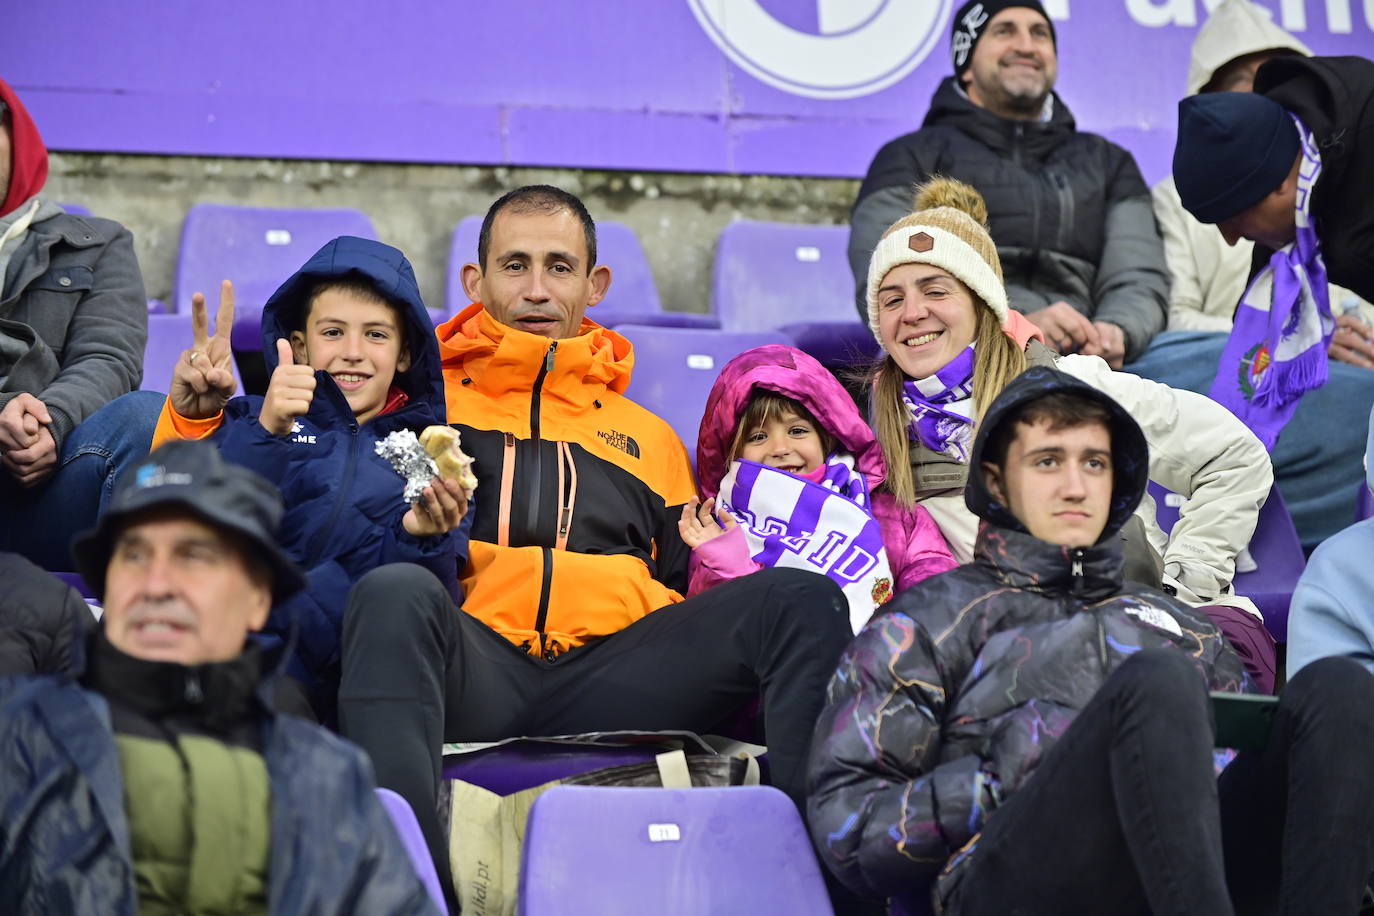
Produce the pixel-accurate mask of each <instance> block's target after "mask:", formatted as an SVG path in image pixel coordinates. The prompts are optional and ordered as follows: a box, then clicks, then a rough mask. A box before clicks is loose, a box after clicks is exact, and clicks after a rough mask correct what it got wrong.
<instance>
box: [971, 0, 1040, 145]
mask: <svg viewBox="0 0 1374 916" xmlns="http://www.w3.org/2000/svg"><path fill="white" fill-rule="evenodd" d="M1058 76H1059V57H1058V55H1057V53H1056V52H1055V47H1054V37H1053V34H1052V33H1051V31H1050V23H1049V20H1048V19H1046V18H1045V17H1044V16H1041V15H1040V14H1039V13H1037V12H1036V11H1035V10H1033V9H1030V8H1028V7H1024V6H1013V7H1009V8H1007V9H1005V10H1002V12H1000V13H998V14H997V15H996V16H993V17H992V21H991V22H989V23H988V24H987V27H986V28H985V29H984V31H983V36H982V37H981V38H979V39H978V44H977V45H975V46H974V48H973V62H972V63H971V64H970V65H969V69H968V73H967V74H966V78H967V82H966V83H965V84H964V85H965V89H966V90H967V92H968V97H969V99H970V100H971V101H972V102H973V103H974V104H975V105H977V106H978V107H980V108H986V109H987V110H988V111H991V112H993V113H994V114H997V115H1000V116H1002V117H1004V118H1026V119H1033V118H1037V117H1039V116H1040V111H1041V109H1042V108H1043V107H1044V104H1045V97H1046V96H1048V95H1049V94H1050V90H1051V89H1053V88H1054V81H1055V79H1056V78H1057V77H1058Z"/></svg>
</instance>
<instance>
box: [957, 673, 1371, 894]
mask: <svg viewBox="0 0 1374 916" xmlns="http://www.w3.org/2000/svg"><path fill="white" fill-rule="evenodd" d="M1212 740H1213V726H1212V722H1211V706H1210V702H1209V700H1208V698H1207V693H1206V690H1205V688H1204V685H1203V684H1202V682H1201V679H1200V678H1199V677H1198V675H1197V669H1196V668H1195V667H1194V666H1193V665H1192V664H1191V662H1189V661H1188V659H1186V658H1184V657H1183V656H1182V655H1180V654H1178V653H1174V652H1164V651H1160V650H1154V651H1146V652H1141V653H1139V654H1138V655H1135V656H1132V657H1131V658H1130V659H1129V660H1127V662H1126V663H1125V664H1123V665H1122V666H1121V667H1120V668H1118V669H1117V670H1116V671H1115V672H1114V673H1113V674H1112V676H1111V677H1110V678H1109V679H1108V680H1107V682H1106V683H1105V684H1104V685H1103V686H1102V688H1101V689H1100V690H1099V691H1098V693H1097V695H1096V696H1095V697H1094V698H1093V700H1092V702H1091V703H1089V704H1088V706H1087V707H1086V708H1085V709H1084V710H1083V712H1082V713H1080V714H1079V716H1078V718H1077V719H1075V720H1074V722H1073V725H1071V726H1070V727H1069V729H1068V731H1066V732H1065V733H1064V735H1063V736H1062V737H1061V738H1060V740H1059V742H1058V743H1057V744H1056V745H1055V747H1054V748H1053V749H1052V750H1051V751H1050V752H1049V754H1047V755H1046V757H1045V759H1044V761H1042V762H1041V764H1040V765H1039V766H1038V767H1037V768H1036V770H1035V772H1034V773H1032V774H1031V776H1030V778H1029V779H1028V780H1027V781H1026V784H1025V785H1024V786H1023V787H1021V788H1020V790H1019V791H1017V792H1016V793H1015V794H1013V795H1012V796H1011V798H1010V799H1009V800H1008V801H1007V802H1006V803H1005V804H1004V805H1002V806H1001V807H1000V808H998V809H997V810H996V811H995V812H994V813H993V814H992V815H991V816H990V817H989V819H988V822H987V825H986V827H985V829H984V831H983V833H982V836H981V837H980V838H979V839H978V841H977V844H976V846H975V847H974V849H973V851H972V855H971V857H970V858H969V860H968V861H967V863H966V866H967V870H966V871H965V872H964V874H962V875H961V876H959V877H958V878H957V879H956V880H957V886H956V887H955V888H954V890H953V891H952V896H951V899H950V900H948V906H947V912H949V913H951V914H958V916H966V914H992V913H996V914H1039V913H1045V914H1075V913H1085V914H1086V913H1114V914H1115V913H1142V914H1143V913H1153V914H1156V916H1162V914H1183V913H1188V914H1199V916H1227V914H1231V913H1239V914H1252V913H1285V914H1297V913H1312V914H1323V916H1335V914H1341V913H1350V914H1353V913H1355V912H1356V911H1357V910H1358V909H1359V902H1360V897H1361V893H1362V891H1363V888H1364V885H1365V882H1366V880H1367V878H1368V876H1369V873H1370V868H1371V866H1374V677H1371V676H1370V674H1369V673H1368V672H1366V671H1365V670H1364V669H1363V668H1362V667H1360V666H1359V665H1358V664H1356V663H1355V662H1352V661H1350V660H1348V659H1343V658H1331V659H1325V660H1323V661H1320V662H1317V663H1315V664H1313V665H1310V666H1308V667H1306V668H1304V669H1303V670H1302V671H1300V672H1299V673H1298V675H1297V676H1296V677H1294V678H1293V680H1292V681H1291V682H1289V684H1288V686H1287V688H1286V689H1285V690H1284V692H1283V695H1282V697H1281V699H1280V702H1279V709H1278V711H1277V713H1276V715H1275V719H1274V728H1273V732H1272V734H1271V736H1270V742H1269V747H1268V748H1267V749H1266V750H1264V751H1263V752H1248V751H1247V752H1243V753H1241V754H1239V755H1238V756H1237V757H1236V759H1235V760H1233V761H1232V762H1231V764H1230V766H1228V767H1227V768H1226V770H1225V771H1224V772H1223V773H1222V774H1221V776H1220V778H1214V776H1213V772H1214V767H1213V761H1212Z"/></svg>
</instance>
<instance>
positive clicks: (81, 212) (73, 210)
mask: <svg viewBox="0 0 1374 916" xmlns="http://www.w3.org/2000/svg"><path fill="white" fill-rule="evenodd" d="M58 206H59V207H61V208H62V209H63V210H64V211H66V212H67V213H70V214H71V215H72V216H93V215H94V214H93V213H91V209H90V207H85V206H82V205H81V204H58Z"/></svg>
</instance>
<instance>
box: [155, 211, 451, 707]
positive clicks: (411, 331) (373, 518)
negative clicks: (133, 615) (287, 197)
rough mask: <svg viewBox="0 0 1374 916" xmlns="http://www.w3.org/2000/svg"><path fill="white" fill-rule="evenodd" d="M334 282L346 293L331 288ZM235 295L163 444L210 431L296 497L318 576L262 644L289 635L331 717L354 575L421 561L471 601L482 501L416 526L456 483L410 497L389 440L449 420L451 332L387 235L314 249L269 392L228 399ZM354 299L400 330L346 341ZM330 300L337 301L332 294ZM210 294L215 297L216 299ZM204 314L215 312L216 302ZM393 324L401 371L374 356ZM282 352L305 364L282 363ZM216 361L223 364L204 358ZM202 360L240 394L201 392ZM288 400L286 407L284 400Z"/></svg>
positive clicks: (303, 672)
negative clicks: (435, 322) (472, 550)
mask: <svg viewBox="0 0 1374 916" xmlns="http://www.w3.org/2000/svg"><path fill="white" fill-rule="evenodd" d="M331 292H333V293H334V294H335V297H334V298H331V299H329V300H326V299H325V297H326V296H327V295H328V294H330V293H331ZM224 294H227V297H228V298H227V302H226V301H225V300H224V299H222V301H221V306H220V313H219V316H218V319H217V327H216V334H215V338H206V339H205V340H203V341H202V340H199V339H198V340H197V343H196V345H195V347H193V348H192V349H191V350H188V351H187V352H186V354H184V355H183V357H182V358H181V360H180V361H179V363H178V366H177V370H176V371H177V375H176V376H174V378H173V381H172V386H171V394H170V395H169V396H168V399H167V403H166V404H165V405H164V408H163V412H162V416H161V418H160V419H159V422H158V429H157V433H156V435H155V436H154V439H153V446H154V447H155V448H156V447H157V446H159V445H161V444H162V443H163V442H165V441H169V440H171V439H175V438H186V439H197V438H202V437H206V436H209V437H212V438H213V440H214V441H215V443H216V444H217V445H218V446H219V448H220V451H221V452H223V453H224V456H225V457H226V458H227V459H228V460H230V461H233V462H234V463H236V464H240V465H243V466H244V467H247V468H250V469H251V470H254V471H256V472H258V473H259V474H261V475H263V476H264V477H266V478H267V479H268V480H270V481H271V482H272V483H273V484H274V485H276V486H277V488H278V489H280V490H281V493H282V500H283V502H284V503H285V504H286V518H285V520H284V522H283V525H282V545H283V547H284V548H285V550H286V551H287V553H289V554H290V555H291V557H292V558H293V559H294V560H296V562H297V563H299V564H301V566H302V568H303V569H304V570H305V573H306V580H307V583H308V585H307V587H306V588H305V589H304V590H303V591H301V592H300V593H299V594H297V595H296V596H294V597H293V598H292V599H291V600H289V601H287V602H285V603H283V604H280V605H278V606H276V607H274V608H273V610H272V616H271V618H270V619H269V620H268V622H267V626H266V627H265V628H264V629H263V632H262V633H261V634H260V635H259V636H258V637H257V638H258V641H259V642H261V643H263V644H264V648H272V647H275V646H283V645H287V644H292V651H291V653H290V658H291V662H290V667H289V671H290V673H291V675H292V676H293V677H294V678H295V679H296V680H297V681H299V682H301V683H302V684H303V685H304V686H305V688H306V691H307V694H308V696H309V699H310V703H311V706H312V707H313V710H314V713H315V715H316V716H317V717H319V718H320V720H321V721H324V722H326V723H332V721H333V719H334V715H335V702H336V697H337V693H338V683H339V657H340V633H341V630H342V627H343V609H344V604H345V603H346V601H347V598H348V590H349V588H350V587H351V586H352V585H353V583H354V582H356V581H357V580H358V579H360V578H362V576H363V575H364V574H365V573H367V572H369V571H371V570H372V569H375V568H376V567H378V566H381V565H383V564H386V563H414V564H417V565H419V566H423V567H424V568H425V569H428V570H429V571H430V572H431V573H433V574H434V575H435V576H436V577H437V578H438V579H439V581H440V582H441V583H443V584H444V587H445V589H446V590H447V591H448V593H449V594H450V595H451V596H453V597H454V598H459V597H460V594H459V590H458V581H457V567H458V564H461V563H462V562H464V561H465V560H466V558H467V533H468V530H469V529H470V528H471V526H472V521H471V518H472V516H471V513H470V512H467V511H465V510H466V506H463V507H461V510H460V515H459V517H460V519H461V520H460V521H459V522H458V523H457V524H456V525H454V524H451V518H450V522H448V523H444V524H437V523H436V524H429V525H428V530H427V531H425V532H423V533H421V534H416V533H414V532H413V531H412V528H413V527H414V526H413V525H412V524H411V522H412V521H413V517H414V516H415V515H416V514H417V513H418V514H424V515H428V514H429V513H426V512H425V508H426V506H427V505H428V504H429V503H430V502H431V500H432V499H435V498H437V496H439V495H445V494H444V493H443V487H444V485H443V483H442V481H440V480H438V479H435V480H434V481H433V483H432V484H431V486H430V487H427V488H426V493H425V494H424V495H423V497H422V499H421V500H420V501H419V502H418V503H417V504H416V505H415V506H414V507H412V506H410V505H408V504H407V503H406V501H405V500H404V499H403V491H404V489H405V484H406V481H405V478H403V477H401V476H400V475H399V474H397V472H396V470H395V469H394V468H393V467H392V465H391V463H390V461H389V460H388V459H387V458H386V457H383V456H382V455H380V454H378V452H377V444H378V442H380V441H381V440H383V439H386V438H387V437H388V436H389V435H391V434H392V433H394V432H398V431H401V430H410V431H412V432H414V433H416V434H418V433H420V432H421V431H422V430H423V429H424V428H425V427H427V426H431V425H436V424H443V423H445V421H446V411H447V408H446V405H445V400H444V379H443V376H442V374H441V373H440V367H439V346H438V342H437V341H436V340H435V337H434V330H433V327H432V326H431V324H430V319H429V313H428V311H426V309H425V305H424V302H423V301H422V300H421V298H420V289H419V286H418V284H417V283H416V281H415V273H414V271H413V270H412V269H411V266H410V262H409V261H408V260H407V259H406V257H405V255H404V254H402V253H401V252H400V251H399V250H397V249H395V248H392V247H391V246H390V245H384V244H382V243H381V242H377V241H373V240H371V239H361V238H354V237H352V236H342V237H340V238H337V239H334V240H333V241H331V242H328V243H326V244H325V245H324V247H322V248H321V249H320V250H319V251H317V252H316V253H315V254H314V255H313V256H312V257H311V258H310V260H309V261H307V262H306V263H305V264H304V265H303V266H302V267H301V269H300V270H298V271H297V272H296V273H295V274H293V275H292V276H291V277H290V278H288V279H287V280H286V281H285V282H284V283H282V285H281V286H280V287H279V288H278V289H277V291H276V292H275V293H273V294H272V297H271V298H270V299H268V300H267V304H266V305H265V306H264V308H263V313H262V344H263V356H264V357H265V359H266V361H267V369H268V372H269V374H271V375H272V379H273V380H272V383H271V384H270V385H269V388H268V392H267V395H266V397H260V396H257V395H247V396H244V397H238V398H234V399H232V400H229V399H228V395H229V394H230V393H232V392H233V385H234V382H233V376H232V375H230V374H229V373H228V371H227V363H226V365H225V367H223V368H221V367H219V366H218V365H217V363H218V361H219V359H220V350H221V349H222V352H223V356H222V358H223V359H224V360H226V361H227V360H228V359H229V349H228V346H227V341H228V333H229V328H230V327H231V326H232V324H233V311H232V310H233V299H232V295H233V293H232V288H228V289H226V290H225V291H224ZM340 294H341V295H340ZM341 300H346V301H362V302H363V303H364V305H365V306H366V304H368V303H384V304H385V305H386V306H387V308H385V309H381V310H376V309H374V310H372V311H366V312H361V313H359V314H362V315H368V316H372V317H376V316H378V315H386V314H389V315H390V316H391V320H392V321H393V322H394V323H395V324H397V325H399V326H398V327H392V328H389V329H383V328H382V327H380V326H378V325H374V324H372V323H368V324H366V325H361V326H360V327H362V333H361V335H360V337H361V340H360V342H358V343H357V344H356V345H355V346H353V347H351V348H350V346H349V345H348V344H346V343H345V344H342V346H339V345H335V342H336V341H337V342H342V341H344V340H345V339H346V338H347V337H349V335H350V334H353V333H356V332H357V331H358V327H354V328H353V329H352V330H349V329H348V328H346V327H345V325H344V324H343V323H341V322H339V321H337V320H334V316H335V315H342V314H343V313H344V311H345V310H347V309H348V305H347V304H346V302H345V301H341ZM326 301H328V303H329V304H328V305H322V304H321V303H324V302H326ZM198 306H199V308H201V309H203V308H204V304H203V302H201V303H198ZM200 320H201V321H202V322H203V323H205V322H207V318H206V316H205V315H204V313H203V312H202V313H201V316H200ZM307 323H308V324H309V325H310V327H309V328H308V329H307V328H306V324H307ZM355 324H357V322H355ZM384 334H385V335H390V336H391V341H390V343H391V349H392V353H393V358H392V361H393V362H394V373H392V374H391V375H390V377H389V378H388V370H389V369H390V368H391V367H389V366H384V365H382V363H384V362H386V359H385V358H378V357H376V356H375V354H372V353H371V352H370V350H371V348H374V347H376V346H379V345H380V344H381V343H384V342H383V341H381V336H382V335H384ZM202 336H204V335H203V334H202ZM221 336H222V341H221V340H220V338H221ZM396 336H399V337H400V343H401V347H400V349H399V351H396V350H395V337H396ZM288 340H289V341H290V342H291V347H290V348H288V347H287V345H286V342H287V341H288ZM221 342H222V343H223V344H224V346H223V347H222V348H219V344H220V343H221ZM322 343H323V345H324V346H326V347H328V346H331V345H333V349H334V352H335V357H334V358H333V359H332V360H326V359H321V358H319V356H318V354H317V355H316V357H315V358H313V359H312V358H308V354H307V346H315V347H319V346H320V345H321V344H322ZM396 353H399V358H398V359H397V358H395V354H396ZM283 355H289V356H290V361H292V362H294V363H296V364H298V365H294V366H292V365H287V366H285V367H283V366H282V363H285V362H287V360H285V359H283ZM306 364H308V365H306ZM207 365H209V366H213V368H210V369H203V367H205V366H207ZM312 366H313V367H314V369H313V370H312V368H311V367H312ZM283 369H284V370H285V373H284V372H283ZM217 370H218V371H220V372H222V375H217V374H216V372H217ZM201 371H204V378H205V379H206V382H207V383H208V384H207V385H206V387H209V388H211V389H213V388H214V387H215V382H216V381H223V382H225V383H227V385H226V387H227V391H226V390H219V391H216V390H211V391H208V392H206V393H203V394H199V399H197V398H196V397H192V396H190V395H189V394H188V393H187V391H186V388H187V387H188V386H183V385H182V381H183V380H184V379H186V378H188V377H191V378H194V377H195V374H196V373H197V372H201ZM286 373H294V376H295V378H294V381H291V382H289V383H284V379H283V378H281V376H284V374H286ZM196 380H197V381H198V380H199V379H196ZM369 389H370V390H369ZM274 398H275V400H274ZM274 404H275V405H278V406H274ZM280 405H285V406H286V410H285V411H284V412H283V411H282V410H280V409H278V408H279V407H280ZM455 489H456V487H455ZM431 490H432V491H434V494H433V495H431V493H430V492H429V491H431ZM408 516H410V518H408ZM435 517H436V518H437V515H436V516H435ZM426 520H427V521H428V519H426ZM293 630H294V631H295V633H294V636H293Z"/></svg>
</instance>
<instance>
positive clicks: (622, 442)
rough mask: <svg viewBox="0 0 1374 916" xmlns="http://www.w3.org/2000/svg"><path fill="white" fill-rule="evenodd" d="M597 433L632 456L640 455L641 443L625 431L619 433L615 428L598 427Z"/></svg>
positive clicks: (614, 446)
mask: <svg viewBox="0 0 1374 916" xmlns="http://www.w3.org/2000/svg"><path fill="white" fill-rule="evenodd" d="M596 434H597V435H598V436H600V437H601V438H602V439H604V440H605V441H606V444H607V445H609V446H611V447H612V448H618V449H620V450H621V451H622V452H624V453H625V454H627V455H629V456H630V457H631V458H638V457H639V443H638V442H636V441H635V440H633V439H631V438H630V437H629V436H627V435H625V434H624V433H618V432H616V431H615V430H613V429H609V430H608V429H598V430H597V431H596Z"/></svg>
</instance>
